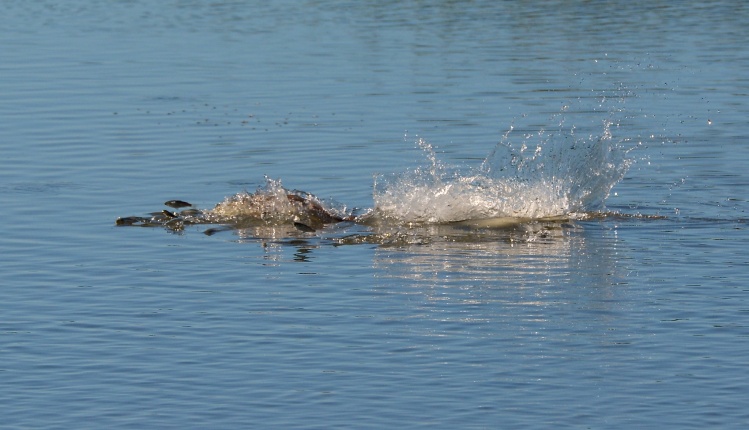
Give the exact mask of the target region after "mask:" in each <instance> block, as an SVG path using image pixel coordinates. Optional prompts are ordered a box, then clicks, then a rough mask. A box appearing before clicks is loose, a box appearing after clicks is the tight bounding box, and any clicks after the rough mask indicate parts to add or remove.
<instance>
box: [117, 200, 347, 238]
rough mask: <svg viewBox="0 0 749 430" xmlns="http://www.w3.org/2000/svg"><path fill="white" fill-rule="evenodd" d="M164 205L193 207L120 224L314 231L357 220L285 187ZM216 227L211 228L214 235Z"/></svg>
mask: <svg viewBox="0 0 749 430" xmlns="http://www.w3.org/2000/svg"><path fill="white" fill-rule="evenodd" d="M164 205H166V206H168V207H171V208H182V207H190V209H185V210H183V211H181V212H172V211H169V210H162V211H161V212H153V213H151V214H150V215H151V216H150V217H139V216H127V217H120V218H117V220H116V221H115V224H116V225H118V226H137V227H157V226H163V227H167V228H170V229H172V230H181V229H183V228H184V226H185V225H191V224H227V225H232V226H234V227H235V228H241V227H246V226H257V225H273V224H278V225H283V224H286V225H289V224H290V225H293V226H294V227H296V228H297V229H298V230H300V231H303V232H314V231H316V230H319V229H321V228H323V227H324V226H325V225H326V224H332V223H339V222H344V221H350V222H355V221H357V217H356V216H354V215H353V214H350V213H345V212H342V211H338V210H335V209H333V208H331V207H327V206H326V205H325V204H324V203H323V202H322V201H320V200H319V199H318V198H317V197H315V196H314V195H312V194H309V193H305V192H301V191H294V192H290V191H288V190H285V189H276V190H270V191H269V190H258V191H257V192H255V193H246V192H244V193H239V194H236V195H234V196H231V197H229V198H227V199H225V200H224V201H223V202H221V203H219V204H217V205H216V206H215V207H213V208H212V209H207V210H200V209H195V208H193V205H192V204H190V203H188V202H186V201H183V200H169V201H167V202H165V203H164ZM216 231H217V230H216V229H211V230H210V232H211V233H210V234H213V233H215V232H216Z"/></svg>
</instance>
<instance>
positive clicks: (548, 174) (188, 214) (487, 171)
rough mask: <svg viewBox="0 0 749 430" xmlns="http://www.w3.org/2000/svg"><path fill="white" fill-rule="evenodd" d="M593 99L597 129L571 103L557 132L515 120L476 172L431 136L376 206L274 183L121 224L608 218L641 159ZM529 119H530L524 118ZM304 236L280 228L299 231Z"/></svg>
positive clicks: (501, 222) (491, 223) (381, 186)
mask: <svg viewBox="0 0 749 430" xmlns="http://www.w3.org/2000/svg"><path fill="white" fill-rule="evenodd" d="M623 99H624V98H623V97H622V98H619V99H618V102H619V103H621V102H622V100H623ZM580 100H581V99H579V100H578V105H579V104H580ZM593 100H595V101H596V102H597V105H596V109H593V110H592V111H591V112H592V115H590V114H589V115H588V117H592V118H593V119H590V118H586V120H587V121H589V122H590V123H584V124H581V125H567V115H568V114H569V105H565V106H564V107H563V109H562V111H561V112H559V113H558V114H555V115H553V116H552V117H551V118H550V119H549V121H550V123H551V124H553V125H554V128H553V129H551V130H549V129H546V128H539V129H535V130H533V129H532V127H530V126H527V125H521V126H520V127H518V124H516V123H514V124H512V125H511V126H510V127H509V130H508V131H507V132H506V133H504V135H503V136H502V139H501V140H500V142H499V143H497V145H496V146H495V148H494V149H493V150H492V151H491V153H490V154H489V155H488V156H487V157H486V158H485V159H484V160H483V162H481V163H480V164H479V165H478V166H455V165H448V164H445V163H443V162H442V161H441V160H440V159H439V158H438V155H437V153H436V151H435V149H434V148H433V147H432V145H431V144H430V143H429V142H428V141H427V140H426V139H424V138H418V139H417V140H416V142H415V143H416V145H417V146H418V147H419V148H420V149H421V151H422V153H423V154H424V156H425V158H426V160H427V164H425V165H422V166H419V167H416V168H413V169H409V170H405V171H403V172H396V173H388V174H376V175H375V179H374V186H373V200H374V206H373V207H371V208H367V209H363V210H362V209H350V208H348V207H347V206H345V205H342V204H340V203H337V202H336V201H335V200H332V199H322V198H320V197H318V196H316V195H314V194H311V193H308V192H306V191H299V190H291V189H287V188H285V187H284V186H283V185H282V182H281V180H280V179H271V178H268V177H266V178H265V184H264V185H263V186H261V187H258V189H257V190H256V191H255V192H253V193H250V192H247V191H241V192H239V193H237V194H235V195H232V196H229V197H227V198H226V199H225V200H224V201H222V202H220V203H218V204H217V205H216V206H215V207H213V208H211V209H205V210H196V209H188V210H185V211H182V212H179V213H178V212H169V211H163V212H157V213H154V214H152V215H153V216H152V217H151V218H141V217H126V218H120V219H118V220H117V224H118V225H139V226H161V225H163V226H166V227H168V228H171V229H179V230H181V229H182V228H183V227H184V225H185V224H224V225H228V226H232V227H234V228H247V227H252V228H257V227H263V226H282V225H292V226H294V227H296V229H297V230H301V231H303V232H308V233H309V232H314V231H317V230H319V229H321V228H323V227H324V226H325V225H327V224H333V223H338V222H342V221H347V222H353V223H357V224H362V225H368V226H377V227H379V228H381V227H383V226H412V227H413V226H419V225H444V224H454V223H462V224H461V225H463V226H473V227H505V226H507V225H515V224H520V223H527V222H536V221H566V220H569V219H580V218H587V217H591V216H602V214H604V209H605V206H604V203H605V201H606V198H607V197H608V195H609V193H610V191H611V189H612V188H613V187H614V186H615V185H616V184H617V182H619V181H620V180H621V179H622V178H623V177H624V175H625V173H626V172H627V170H628V168H629V167H630V166H631V165H632V163H633V162H634V159H633V158H632V157H630V156H629V154H630V152H631V151H632V150H633V149H634V148H635V147H636V146H637V144H634V143H633V142H637V140H636V139H633V138H631V137H619V136H616V135H614V133H613V132H612V129H613V130H615V131H618V130H619V125H620V123H619V120H617V119H616V118H617V115H619V116H621V115H622V113H623V112H624V110H623V109H622V108H621V106H620V104H617V105H616V108H615V109H608V110H606V109H604V108H605V106H606V101H607V97H606V96H605V95H601V96H600V97H599V98H594V99H593ZM579 109H580V107H579V106H578V110H579ZM524 119H526V120H527V119H528V116H524V117H522V118H520V119H519V120H518V121H517V122H518V123H519V122H521V121H522V120H524ZM297 230H295V229H293V228H292V229H288V230H281V231H282V232H285V233H289V232H291V233H292V234H296V233H298V231H297ZM215 231H216V230H215V229H210V230H208V233H209V234H210V233H214V232H215ZM273 232H274V234H276V233H277V230H275V229H274V230H273ZM258 233H260V230H259V231H258ZM260 234H262V233H260Z"/></svg>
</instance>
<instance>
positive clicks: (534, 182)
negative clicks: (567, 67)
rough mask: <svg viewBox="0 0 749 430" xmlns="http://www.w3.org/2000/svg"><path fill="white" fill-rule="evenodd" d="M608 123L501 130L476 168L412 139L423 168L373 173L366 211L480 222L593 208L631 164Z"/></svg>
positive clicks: (409, 218) (410, 219) (409, 219)
mask: <svg viewBox="0 0 749 430" xmlns="http://www.w3.org/2000/svg"><path fill="white" fill-rule="evenodd" d="M614 125H615V123H614V122H613V121H612V120H611V119H606V120H604V121H602V123H601V125H600V127H601V130H600V131H599V132H598V133H595V132H592V133H591V134H589V135H588V136H585V137H578V136H577V135H576V130H575V127H572V128H571V129H569V130H564V129H563V127H564V122H563V121H562V122H560V125H559V131H557V132H547V131H545V130H540V131H538V132H536V133H530V134H525V135H523V136H522V138H521V139H520V141H515V142H514V141H512V140H511V139H510V135H511V133H512V132H513V130H514V128H511V129H510V131H508V132H507V133H506V134H505V135H504V137H503V139H502V141H500V142H499V143H498V144H497V146H496V147H495V149H494V151H492V153H491V154H490V155H489V156H488V157H487V158H486V159H485V160H484V162H483V163H482V164H481V166H480V167H478V168H467V169H466V168H464V169H461V168H457V167H452V166H446V165H444V164H442V163H441V162H440V161H439V160H438V159H437V157H436V154H435V152H434V150H433V148H432V147H431V145H430V144H429V143H427V142H426V141H425V140H423V139H419V140H418V141H417V143H418V145H419V146H420V147H421V148H422V150H423V151H424V152H425V153H426V155H427V158H428V159H429V161H430V165H429V166H428V168H422V167H420V168H416V169H413V170H410V171H407V172H403V173H398V174H391V175H378V176H376V177H375V186H374V200H375V208H374V212H375V213H376V214H377V215H378V216H379V217H381V218H385V219H391V220H394V221H396V222H404V223H446V222H454V221H464V220H476V219H487V218H500V217H514V218H531V219H537V218H545V217H555V216H564V215H574V214H576V213H580V212H589V211H594V210H600V209H602V208H603V203H604V201H605V200H606V198H607V197H608V195H609V192H610V191H611V188H612V187H613V186H614V185H615V184H616V183H617V182H619V181H620V180H621V179H622V178H623V177H624V174H625V173H626V172H627V169H628V168H629V167H630V165H631V164H632V162H633V160H631V159H629V158H628V157H627V154H628V152H629V151H630V150H631V149H632V148H628V147H627V142H629V140H628V139H621V140H615V139H613V136H612V133H611V128H612V126H614Z"/></svg>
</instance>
